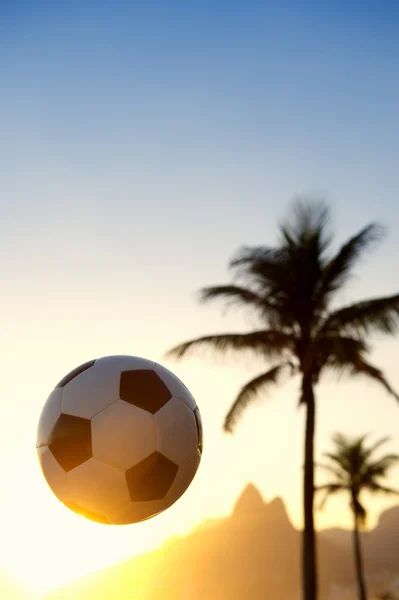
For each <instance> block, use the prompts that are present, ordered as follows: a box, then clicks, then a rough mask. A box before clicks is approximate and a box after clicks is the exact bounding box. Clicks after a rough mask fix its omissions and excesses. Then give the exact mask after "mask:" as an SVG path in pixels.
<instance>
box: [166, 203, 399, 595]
mask: <svg viewBox="0 0 399 600" xmlns="http://www.w3.org/2000/svg"><path fill="white" fill-rule="evenodd" d="M328 219H329V211H328V209H327V207H326V206H325V205H324V204H322V203H312V202H306V201H303V200H299V201H297V202H296V204H295V205H294V207H293V211H292V219H291V220H288V221H286V222H283V223H282V224H281V225H280V239H279V241H278V245H277V246H276V247H265V246H261V247H255V248H253V247H251V248H243V249H241V250H240V251H239V252H238V254H237V256H236V257H235V258H234V259H233V260H232V261H231V263H230V267H231V269H232V270H233V271H234V273H235V278H234V280H233V283H231V284H227V285H219V286H212V287H208V288H204V289H203V290H202V292H201V299H202V300H203V301H207V300H213V299H222V300H225V301H227V302H228V303H229V304H231V303H233V304H238V305H244V306H246V307H247V308H249V309H251V310H252V312H253V313H255V314H256V315H257V316H258V318H259V328H258V329H257V330H256V331H250V332H249V333H226V334H219V335H208V336H205V337H201V338H198V339H196V340H192V341H190V342H186V343H184V344H181V345H179V346H177V347H176V348H174V349H173V350H171V351H170V352H169V355H172V356H175V357H177V358H181V357H183V356H185V355H186V354H187V353H188V352H189V351H191V350H198V349H200V348H201V347H211V348H213V349H214V350H218V351H222V352H224V351H226V350H240V351H244V350H246V351H250V352H253V353H255V354H256V355H258V356H263V357H264V358H265V360H266V361H267V362H268V363H269V367H270V368H269V369H268V370H267V371H265V372H263V373H261V374H260V375H258V376H257V377H255V379H253V380H252V381H249V383H247V384H246V385H244V387H243V388H242V389H241V391H240V392H239V393H238V396H237V398H236V400H235V401H234V402H233V405H232V406H231V408H230V410H229V412H228V414H227V416H226V418H225V423H224V428H225V430H226V431H229V432H231V431H232V430H233V428H234V426H235V424H236V422H237V420H238V418H239V417H240V415H241V413H242V411H243V410H244V409H245V407H246V406H247V405H248V403H250V402H251V401H252V400H254V399H255V398H256V397H257V395H258V393H259V392H264V391H266V390H268V389H269V388H271V387H273V386H275V385H277V384H279V383H280V381H281V379H282V378H283V377H284V376H286V375H287V376H290V375H294V374H295V373H298V374H300V376H301V394H300V399H299V403H300V404H302V405H304V406H305V410H306V425H305V453H304V457H305V460H304V479H303V481H304V486H303V490H304V534H303V550H302V564H303V583H304V587H303V600H316V599H317V577H316V538H315V530H314V515H313V508H314V507H313V504H314V491H315V490H314V467H313V465H314V433H315V423H316V421H315V414H316V413H315V410H316V403H315V395H314V386H315V384H317V383H318V381H319V379H320V376H321V375H322V374H323V373H324V372H325V371H326V370H327V369H334V370H336V371H338V372H341V373H342V372H347V373H349V374H352V375H363V376H367V377H369V378H371V379H373V380H375V381H378V382H379V383H380V384H382V385H383V386H384V387H385V389H386V390H387V391H388V392H389V393H391V394H392V395H393V396H395V397H396V399H399V398H398V396H397V395H396V393H395V392H394V391H393V390H392V388H391V387H390V385H389V383H388V382H387V380H386V378H385V377H384V374H383V373H382V371H381V370H380V369H378V368H377V367H375V366H374V365H372V364H370V362H369V361H368V360H367V353H368V350H369V347H368V345H367V342H366V337H367V335H368V334H369V333H370V332H372V331H380V332H381V331H382V332H384V333H389V334H393V333H395V332H396V331H397V329H398V324H399V322H398V321H399V319H398V317H399V294H396V295H394V296H389V297H385V298H373V299H371V300H366V301H364V302H357V303H355V304H352V305H351V306H344V307H342V308H340V309H338V310H333V309H332V308H331V302H332V300H333V298H334V296H335V294H336V293H337V292H338V291H339V290H340V289H341V288H342V286H343V285H344V284H345V283H346V281H347V280H348V278H349V276H350V275H351V273H352V271H353V269H354V267H355V266H356V263H357V261H358V259H359V258H360V256H361V255H362V253H363V252H364V251H365V250H366V249H367V247H368V246H370V245H371V244H372V243H373V242H374V241H376V240H377V239H378V238H379V237H380V236H381V233H382V232H381V228H380V227H379V226H378V225H376V224H371V225H368V226H367V227H365V228H364V229H362V230H361V231H360V232H359V233H358V234H356V235H355V236H354V237H352V238H351V239H349V240H348V241H347V242H346V243H345V244H344V245H343V246H342V247H341V248H340V250H339V251H338V252H337V253H336V254H331V252H330V247H331V240H332V238H331V236H330V235H329V232H328V230H327V223H328ZM270 363H271V365H270Z"/></svg>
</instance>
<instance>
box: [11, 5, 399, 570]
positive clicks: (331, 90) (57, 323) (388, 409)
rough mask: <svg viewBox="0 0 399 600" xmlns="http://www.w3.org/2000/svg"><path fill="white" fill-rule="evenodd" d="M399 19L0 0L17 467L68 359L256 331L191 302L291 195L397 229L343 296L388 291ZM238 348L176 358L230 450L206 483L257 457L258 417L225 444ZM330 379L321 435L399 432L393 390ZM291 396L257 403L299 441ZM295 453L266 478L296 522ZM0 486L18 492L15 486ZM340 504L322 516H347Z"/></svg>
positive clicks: (348, 225)
mask: <svg viewBox="0 0 399 600" xmlns="http://www.w3.org/2000/svg"><path fill="white" fill-rule="evenodd" d="M215 5H217V6H215ZM398 25H399V7H398V5H397V3H396V2H393V1H392V2H380V3H377V2H350V3H348V2H334V3H327V2H324V3H321V2H267V3H265V2H262V3H261V2H251V1H249V2H246V3H244V2H240V3H239V2H235V1H231V2H224V1H221V2H217V3H214V2H212V3H211V2H201V3H193V2H173V1H170V2H158V3H156V2H151V1H149V2H145V3H144V2H142V3H128V2H125V3H122V2H96V3H94V2H70V3H68V4H65V6H61V5H60V4H59V3H54V2H35V3H34V2H22V1H21V2H19V3H15V2H14V3H12V2H4V3H3V4H1V6H0V40H1V42H0V45H1V47H0V50H1V52H0V73H1V81H2V92H1V95H0V132H1V133H0V164H1V172H2V176H1V178H0V267H1V272H2V275H3V286H2V294H1V298H0V307H1V311H2V313H1V314H2V324H1V335H2V340H3V343H2V347H1V348H0V359H1V361H2V364H3V366H4V368H3V376H2V379H1V381H0V406H1V408H2V410H4V411H8V412H7V414H8V413H9V414H10V419H11V422H12V423H13V426H12V427H7V431H4V432H3V437H2V442H1V443H3V444H4V448H5V450H6V451H7V452H16V453H17V454H18V452H19V454H18V456H19V457H20V458H18V460H19V461H20V463H21V465H25V462H24V461H25V458H24V457H25V456H27V455H28V454H29V453H30V452H31V448H34V446H33V444H34V436H35V423H36V418H37V416H38V413H39V412H40V410H41V407H42V405H43V403H44V401H45V398H46V394H48V393H49V392H50V390H51V387H52V385H54V384H55V383H56V382H57V381H58V380H59V379H60V378H61V377H62V376H63V375H64V374H65V372H67V371H68V370H69V369H71V368H73V367H74V366H76V365H77V364H80V363H81V362H84V361H86V360H89V359H91V358H94V357H96V356H99V355H104V354H112V353H120V352H122V353H123V352H126V353H131V354H140V355H144V356H145V355H147V356H150V357H151V358H154V360H161V358H162V353H163V352H164V351H165V350H166V349H167V348H168V347H170V346H172V345H174V344H175V343H178V342H180V341H182V340H183V339H187V338H191V337H192V336H196V335H202V334H206V333H208V332H214V331H221V330H225V329H227V328H228V329H235V328H238V327H248V321H247V320H245V319H243V318H241V317H239V316H237V317H233V316H231V317H229V318H228V320H226V319H224V318H223V316H222V315H221V312H220V310H219V307H214V308H211V307H209V308H200V307H198V306H197V305H196V302H195V292H196V290H197V289H198V288H199V287H201V286H202V285H207V284H212V283H221V282H223V281H225V280H227V277H228V274H227V272H226V264H227V261H228V259H229V258H230V257H231V255H232V253H234V252H235V250H236V249H237V248H238V247H239V246H241V245H242V244H258V243H267V244H268V243H273V242H274V241H275V235H276V223H277V221H278V220H279V219H280V217H281V216H283V215H284V214H285V213H286V211H287V210H288V209H289V202H290V201H291V199H292V197H293V196H295V195H296V194H304V193H312V194H316V195H324V196H326V197H327V199H328V200H330V202H331V204H332V206H333V211H334V217H335V224H336V227H337V231H338V235H337V241H341V240H342V239H343V238H345V237H347V236H349V235H351V234H352V233H354V232H355V231H356V230H358V229H360V228H361V227H363V226H364V225H365V224H366V223H368V222H369V221H371V220H374V219H377V220H380V221H382V222H383V223H384V224H386V225H387V226H388V233H389V236H388V238H387V240H386V242H385V243H384V244H383V245H381V246H380V247H379V248H378V249H377V250H376V252H375V253H374V254H373V255H372V256H371V257H370V260H369V261H368V262H366V263H365V266H364V268H362V270H361V271H360V272H359V276H358V277H356V278H355V280H354V281H353V285H352V286H351V287H350V288H348V291H346V292H344V294H343V295H342V298H341V300H342V301H345V302H346V301H350V300H353V299H356V298H358V297H360V296H372V295H376V294H378V295H381V294H385V293H387V294H388V293H392V292H395V291H397V288H398V281H397V277H396V275H397V258H396V257H397V255H398V252H399V242H398V241H397V240H398V236H397V232H398V231H399V208H398V206H399V205H398V196H399V170H398V156H399V119H398V106H399V79H398V77H397V65H398V61H399V38H398V36H397V30H398ZM395 344H397V342H386V343H381V344H378V346H377V347H376V348H377V349H376V353H375V355H374V358H375V360H376V362H377V364H381V365H384V366H385V368H386V370H387V374H388V375H389V376H390V377H391V379H392V381H393V383H394V384H396V385H397V387H398V388H399V379H398V377H397V365H396V362H397V361H396V356H397V345H395ZM21 364H23V365H24V368H25V371H26V370H27V373H26V376H25V377H24V378H22V379H21V381H19V385H18V387H16V386H15V377H16V373H18V372H19V368H20V365H21ZM238 364H240V363H238ZM229 365H231V366H229V367H226V369H227V370H223V369H222V370H218V368H214V369H213V368H212V367H211V366H210V364H209V363H208V366H205V365H204V364H203V363H202V362H201V361H199V362H198V363H194V366H193V367H192V370H190V367H189V366H187V367H186V366H179V367H176V369H179V371H178V372H179V373H180V374H181V375H182V377H183V379H184V380H185V381H186V382H188V383H189V387H190V386H192V387H193V389H194V391H196V390H198V392H197V399H198V403H199V405H200V407H201V409H202V411H203V414H204V422H205V430H206V432H208V439H210V444H211V446H212V443H214V444H215V448H216V447H217V448H218V450H217V452H218V454H217V453H216V451H215V455H214V461H215V466H212V464H211V462H212V461H210V462H209V463H208V466H207V469H208V471H207V473H209V477H211V475H212V474H211V471H212V469H213V475H212V477H213V478H214V480H217V473H218V472H219V471H218V468H219V467H218V465H219V466H220V464H221V461H222V460H224V459H223V458H220V459H218V458H217V456H220V457H225V456H226V455H227V454H226V453H228V452H232V453H233V454H234V453H235V456H236V457H237V456H239V455H240V452H242V448H243V447H248V453H250V452H251V444H257V443H260V441H259V440H260V439H261V438H259V440H258V438H257V437H256V435H254V436H253V438H250V437H245V436H246V435H249V433H250V432H251V431H250V426H251V424H252V426H256V423H255V421H251V419H252V417H251V416H249V417H248V419H249V420H246V421H245V423H244V425H245V427H244V425H243V429H242V432H243V433H238V434H237V438H235V440H234V442H230V441H229V442H227V441H220V443H219V441H216V440H219V438H220V440H221V439H222V438H221V437H220V436H221V435H222V434H221V433H220V424H221V421H222V419H223V415H224V414H225V412H226V410H227V408H228V406H229V404H230V402H231V401H232V399H233V396H234V393H235V392H236V390H237V388H238V386H239V385H241V384H242V383H244V381H246V380H247V379H248V372H246V367H242V368H241V366H240V367H238V366H237V363H235V362H234V361H233V362H229ZM207 378H208V379H207ZM207 380H209V382H213V383H209V385H210V389H209V390H207V389H206V387H204V386H205V383H206V381H207ZM212 386H216V389H217V390H218V394H219V395H220V398H221V400H220V401H221V404H220V405H219V406H218V408H217V410H216V413H217V414H216V416H215V414H214V410H215V409H214V407H213V404H212V402H211V400H212V395H213V391H212V390H213V388H212ZM351 386H352V387H351ZM353 386H354V387H353ZM211 388H212V389H211ZM334 389H335V388H334ZM337 389H339V392H332V391H331V390H329V389H326V390H325V391H322V392H321V395H322V396H323V395H324V394H325V395H326V398H328V399H334V394H335V393H337V394H338V393H339V396H336V397H335V401H336V403H337V406H338V405H339V406H340V407H341V409H342V410H344V411H345V415H346V420H345V422H344V423H343V422H342V419H341V418H338V417H334V406H335V404H331V403H328V402H327V403H324V402H321V407H322V408H321V410H320V424H319V444H320V448H322V449H325V448H326V444H328V434H329V433H330V427H333V426H334V427H339V428H342V429H345V428H344V425H345V427H346V428H347V429H348V428H349V430H350V431H352V432H354V433H363V432H364V430H365V429H367V428H370V429H371V430H373V428H375V430H376V433H377V434H379V433H381V435H385V434H386V433H388V434H390V433H392V435H397V427H396V422H397V421H396V420H395V419H396V416H395V415H396V412H395V410H396V409H394V408H393V405H392V404H391V401H390V400H389V399H386V398H385V397H382V396H384V394H383V393H382V392H379V391H375V392H374V391H373V393H371V392H370V389H369V387H368V386H365V385H364V384H360V383H359V384H353V385H352V384H348V386H344V384H341V385H340V387H339V388H337ZM373 389H374V388H373ZM289 394H292V395H293V396H295V397H296V394H297V390H296V388H292V390H291V391H288V392H287V393H286V395H285V396H284V395H283V397H287V398H288V397H289ZM374 394H375V396H376V398H377V399H374ZM198 395H199V396H200V397H199V398H198ZM295 397H294V398H293V399H294V401H295ZM364 398H367V402H368V404H367V406H368V411H366V413H365V414H363V413H362V415H361V417H359V416H358V413H359V411H361V410H363V399H364ZM380 400H381V403H380ZM340 403H341V404H340ZM21 405H22V406H23V407H24V411H25V412H24V411H22V413H21ZM270 406H271V405H270ZM293 406H295V402H294V404H293ZM349 406H351V407H352V408H349ZM381 406H384V410H382V409H381V408H380V407H381ZM259 410H260V409H259ZM270 410H272V411H274V410H275V411H276V412H273V413H270V412H268V411H270ZM284 410H285V409H283V408H281V411H280V408H279V405H278V404H277V405H276V409H272V408H268V407H266V406H265V408H264V412H263V416H264V418H265V419H266V421H265V422H266V423H267V418H268V417H270V418H271V416H270V415H271V414H273V415H274V417H273V418H274V419H276V421H275V423H274V426H273V427H274V428H275V429H276V430H277V429H278V427H279V425H278V424H279V423H280V424H281V423H283V422H284V423H285V425H284V426H286V427H287V431H290V432H291V433H290V434H289V443H290V444H291V440H292V444H294V445H295V444H296V443H298V457H299V456H300V454H299V452H301V448H302V445H301V444H302V429H301V428H300V427H299V429H298V425H297V421H296V419H297V418H298V416H297V413H296V412H295V410H294V409H293V408H292V407H291V406H289V408H288V412H287V413H285V412H284ZM280 413H281V414H280ZM21 414H23V415H25V416H24V417H23V418H21ZM252 414H253V415H254V417H253V418H254V419H257V420H259V413H258V412H256V411H255V409H254V412H253V413H251V415H252ZM279 419H281V421H279ZM334 419H336V420H334ZM283 420H285V421H283ZM394 425H395V427H394ZM240 431H241V429H240ZM244 431H247V434H245V433H244ZM297 431H299V433H298V434H297V433H296V432H297ZM248 432H249V433H248ZM259 436H261V433H260V432H259ZM262 436H263V433H262ZM295 436H297V438H298V439H297V438H296V437H295ZM21 439H26V440H27V441H26V447H25V446H24V447H23V452H25V453H26V454H23V453H22V454H21V452H22V450H18V449H20V448H21V441H20V440H21ZM296 439H297V442H296V441H295V440H296ZM395 439H396V443H398V442H399V439H398V438H395ZM212 440H214V442H213V441H212ZM223 440H225V438H223ZM262 443H263V437H262ZM10 444H11V445H10ZM223 444H225V445H223ZM226 444H227V445H226ZM228 444H230V445H228ZM0 446H1V444H0ZM295 447H296V446H295ZM227 448H228V450H227ZM252 450H253V448H252ZM32 452H33V451H32ZM216 454H217V456H216ZM283 454H284V453H282V455H281V461H283V460H285V461H286V462H285V463H284V464H285V467H284V468H285V469H286V471H285V472H286V477H285V478H284V481H282V480H281V479H278V474H277V471H276V479H275V480H274V479H273V477H271V481H274V484H273V485H274V487H273V489H272V490H271V492H273V494H274V493H279V494H281V495H282V496H283V497H284V498H285V499H286V501H287V503H288V507H289V510H290V511H291V512H290V514H291V515H292V516H293V518H294V520H295V519H296V522H299V521H298V520H299V518H300V517H299V515H300V504H299V499H300V494H299V491H298V490H299V488H298V490H297V487H296V486H299V485H300V479H299V473H300V471H299V468H298V465H297V464H296V463H295V464H294V463H293V464H291V462H292V461H291V456H292V450H291V446H290V447H289V448H288V446H287V448H286V456H285V455H284V456H285V458H284V457H283ZM6 455H7V454H6V453H3V454H2V452H0V456H6ZM29 456H30V454H29ZM4 460H5V459H4ZM218 460H219V462H218ZM298 460H299V458H298ZM28 462H29V461H28ZM29 464H30V463H29ZM258 467H259V471H257V470H256V469H255V467H253V468H252V467H251V468H249V467H248V469H247V470H246V467H245V466H243V467H242V469H241V470H240V469H238V472H237V476H236V478H235V479H232V480H231V482H230V483H229V484H228V483H226V484H225V485H226V497H229V499H230V498H231V501H233V499H234V497H235V495H236V493H238V490H239V488H240V487H242V486H243V485H244V484H245V482H246V480H248V479H250V478H251V477H252V479H253V480H254V481H255V482H256V483H257V484H259V485H260V486H262V485H263V484H262V482H263V481H264V479H263V478H262V476H261V475H262V473H263V466H262V465H261V464H260V463H259V465H258ZM258 467H257V468H258ZM21 468H22V467H21ZM23 468H24V469H26V477H27V478H28V479H29V477H31V480H32V481H34V480H36V479H35V477H36V474H33V472H32V473H31V471H30V470H29V469H31V466H29V465H28V463H26V465H25V466H24V467H23ZM251 469H252V470H251ZM254 469H255V470H254ZM24 472H25V471H24ZM28 472H29V473H30V475H28ZM204 472H205V471H204ZM207 477H208V475H207ZM207 477H205V479H203V481H204V482H205V483H206V479H207ZM291 481H292V482H293V483H292V485H291V483H290V482H291ZM204 485H205V484H204ZM198 486H200V484H198ZM229 486H230V487H229ZM284 486H288V487H284ZM290 486H291V487H290ZM198 489H199V488H198ZM263 491H264V492H265V493H266V494H268V493H269V490H268V489H266V488H265V489H264V490H263ZM271 492H270V493H271ZM10 493H11V492H10ZM5 502H9V505H10V506H14V503H15V502H16V505H15V506H16V507H17V506H18V499H17V500H15V494H14V497H12V498H11V496H10V499H9V500H7V501H6V500H5ZM207 502H208V499H207V497H206V495H204V498H203V504H204V506H205V509H204V510H205V512H206V511H207V510H208V508H207V506H208V505H207ZM229 502H230V500H229ZM9 505H8V504H7V506H8V510H9V509H10V506H9ZM196 506H197V505H195V503H193V505H192V510H191V513H190V514H192V515H193V519H194V518H195V515H196V510H197V509H196ZM339 506H341V505H339ZM376 506H377V505H376ZM378 506H380V505H378ZM227 509H228V504H223V502H222V504H220V505H218V506H217V507H216V508H215V507H214V506H213V505H211V504H209V511H208V512H209V514H211V513H212V511H216V512H223V511H225V510H227ZM337 510H338V509H337ZM15 511H16V514H17V508H15ZM21 512H23V511H21V510H19V512H18V514H19V515H20V514H21ZM328 514H329V513H328ZM201 515H202V513H201ZM337 515H338V512H337V511H336V512H335V513H334V514H333V513H331V518H329V517H326V520H325V523H327V522H341V521H340V518H341V517H337ZM25 517H26V519H27V520H32V519H31V516H30V515H29V514H26V515H25ZM15 518H17V517H15ZM18 518H20V516H19V517H18ZM329 519H330V520H329ZM334 519H335V521H334ZM118 535H121V536H122V535H124V534H122V533H120V534H118ZM43 543H45V540H44V542H43ZM33 547H34V545H33ZM19 552H20V549H19V548H17V549H16V553H15V556H19ZM26 552H31V550H30V547H28V546H27V550H26ZM3 559H4V561H7V560H8V558H7V556H6V555H5V556H4V557H1V556H0V564H1V560H3ZM76 560H78V558H76ZM104 560H105V559H104ZM10 564H11V563H10ZM38 568H39V567H38V565H36V564H33V563H32V569H35V570H36V571H37V569H38ZM32 577H33V575H32Z"/></svg>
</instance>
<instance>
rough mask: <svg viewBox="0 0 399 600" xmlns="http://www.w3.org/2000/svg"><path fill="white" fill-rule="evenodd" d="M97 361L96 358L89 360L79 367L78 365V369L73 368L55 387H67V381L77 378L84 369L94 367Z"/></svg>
mask: <svg viewBox="0 0 399 600" xmlns="http://www.w3.org/2000/svg"><path fill="white" fill-rule="evenodd" d="M95 362H96V359H94V360H89V361H88V362H85V363H83V365H79V366H78V367H76V369H73V370H72V371H70V372H69V373H68V374H67V375H65V377H63V378H62V379H61V381H59V382H58V383H57V385H56V386H55V387H56V388H63V387H65V386H66V384H67V383H69V382H70V381H72V379H75V377H77V376H78V375H80V374H81V373H83V371H86V370H87V369H90V367H92V366H93V365H94V363H95Z"/></svg>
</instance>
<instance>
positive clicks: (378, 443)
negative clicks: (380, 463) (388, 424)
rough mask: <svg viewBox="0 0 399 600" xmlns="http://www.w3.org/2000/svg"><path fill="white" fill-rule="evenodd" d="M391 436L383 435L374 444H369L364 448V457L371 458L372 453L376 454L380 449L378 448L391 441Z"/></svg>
mask: <svg viewBox="0 0 399 600" xmlns="http://www.w3.org/2000/svg"><path fill="white" fill-rule="evenodd" d="M390 439H391V438H390V436H389V435H387V436H385V437H382V438H380V439H378V440H377V441H376V442H374V444H371V446H369V447H368V448H364V453H363V456H364V459H365V460H368V459H369V458H370V456H371V455H372V454H374V453H375V452H376V450H378V448H380V447H381V446H383V445H384V444H386V443H387V442H389V441H390Z"/></svg>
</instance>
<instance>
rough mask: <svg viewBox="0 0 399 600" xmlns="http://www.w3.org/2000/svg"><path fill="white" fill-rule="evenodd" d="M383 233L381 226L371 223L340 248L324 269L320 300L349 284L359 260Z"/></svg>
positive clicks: (319, 291)
mask: <svg viewBox="0 0 399 600" xmlns="http://www.w3.org/2000/svg"><path fill="white" fill-rule="evenodd" d="M383 233H384V229H383V228H382V227H381V226H380V225H378V224H377V223H371V224H370V225H368V226H367V227H364V228H363V229H362V230H361V231H359V233H357V234H356V235H355V236H353V237H352V238H350V239H349V240H348V241H347V242H346V243H345V244H344V245H343V246H342V247H341V248H340V250H339V251H338V253H337V254H336V255H335V256H334V257H333V258H332V259H331V260H330V261H329V262H328V263H327V264H326V266H325V268H324V271H323V275H322V278H321V281H320V289H319V290H318V296H319V298H321V297H323V296H326V295H330V294H332V293H333V292H335V291H337V290H339V289H340V288H341V287H342V286H343V285H344V284H345V283H346V282H347V280H348V278H349V276H350V275H351V272H352V271H353V267H354V266H355V264H356V262H357V260H358V259H359V258H360V256H361V255H362V254H363V252H364V251H365V250H366V249H367V248H368V247H369V246H371V244H373V243H374V242H376V241H377V240H379V239H381V237H382V236H383Z"/></svg>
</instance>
